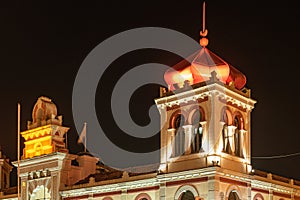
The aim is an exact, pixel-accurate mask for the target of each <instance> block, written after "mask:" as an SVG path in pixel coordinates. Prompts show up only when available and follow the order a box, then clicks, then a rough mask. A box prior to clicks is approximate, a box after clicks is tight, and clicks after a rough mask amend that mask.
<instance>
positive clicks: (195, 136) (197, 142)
mask: <svg viewBox="0 0 300 200" xmlns="http://www.w3.org/2000/svg"><path fill="white" fill-rule="evenodd" d="M202 119H203V117H202V116H201V112H200V110H199V109H197V110H196V111H195V112H194V113H193V116H192V120H191V121H192V148H191V149H192V153H198V152H200V151H201V150H202V138H203V128H202V125H201V124H200V121H201V120H202Z"/></svg>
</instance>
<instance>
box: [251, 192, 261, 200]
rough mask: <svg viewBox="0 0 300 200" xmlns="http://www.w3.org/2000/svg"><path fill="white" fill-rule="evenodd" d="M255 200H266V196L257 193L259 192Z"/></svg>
mask: <svg viewBox="0 0 300 200" xmlns="http://www.w3.org/2000/svg"><path fill="white" fill-rule="evenodd" d="M253 200H264V197H263V196H262V195H261V194H260V193H257V194H256V195H255V196H254V198H253Z"/></svg>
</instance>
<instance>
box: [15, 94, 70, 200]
mask: <svg viewBox="0 0 300 200" xmlns="http://www.w3.org/2000/svg"><path fill="white" fill-rule="evenodd" d="M62 122H63V120H62V116H58V115H57V107H56V105H55V104H54V103H53V102H52V100H51V99H49V98H48V97H44V96H42V97H39V98H38V99H37V101H36V103H35V105H34V107H33V111H32V121H29V122H28V123H27V130H25V131H23V132H21V136H22V137H23V138H24V140H25V141H24V144H25V147H24V149H23V155H22V157H21V161H20V183H21V185H20V187H21V199H22V200H36V199H49V200H52V199H53V200H54V199H60V196H59V189H60V187H61V186H62V185H64V184H65V183H66V178H65V176H66V174H67V173H62V171H63V168H64V166H65V165H66V164H65V163H71V160H72V159H74V155H70V154H68V150H67V147H66V144H65V139H64V135H65V134H66V133H67V132H68V130H69V128H68V127H64V126H63V125H62ZM13 165H14V166H16V167H17V166H18V163H17V162H16V161H15V162H13Z"/></svg>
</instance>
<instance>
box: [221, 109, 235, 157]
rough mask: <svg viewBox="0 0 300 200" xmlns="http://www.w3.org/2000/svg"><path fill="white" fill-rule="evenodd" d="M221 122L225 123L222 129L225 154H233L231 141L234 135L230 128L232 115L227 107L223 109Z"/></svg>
mask: <svg viewBox="0 0 300 200" xmlns="http://www.w3.org/2000/svg"><path fill="white" fill-rule="evenodd" d="M221 122H222V123H223V128H222V138H223V152H225V153H228V154H233V152H232V146H231V143H232V142H230V141H231V139H232V134H231V133H230V130H229V128H228V127H229V126H230V125H231V124H232V114H231V112H230V110H228V109H227V108H226V107H225V108H223V110H222V113H221Z"/></svg>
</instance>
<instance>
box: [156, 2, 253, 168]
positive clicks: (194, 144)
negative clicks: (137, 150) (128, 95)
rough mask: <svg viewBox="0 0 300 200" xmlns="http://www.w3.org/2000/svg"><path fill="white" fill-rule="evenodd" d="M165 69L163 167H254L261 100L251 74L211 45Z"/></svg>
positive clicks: (161, 108) (161, 101) (203, 45)
mask: <svg viewBox="0 0 300 200" xmlns="http://www.w3.org/2000/svg"><path fill="white" fill-rule="evenodd" d="M207 34H208V31H207V29H206V28H205V3H204V5H203V29H202V31H201V32H200V35H201V37H202V38H201V40H200V45H201V49H200V50H199V51H198V52H196V53H195V54H193V55H192V56H191V57H190V58H191V59H190V58H189V59H187V60H191V62H189V63H187V62H184V61H183V62H180V63H178V64H177V65H175V66H173V67H172V68H171V69H169V70H168V71H166V72H165V75H164V79H165V81H166V83H167V85H168V88H161V92H160V94H161V96H160V98H158V99H156V100H155V102H156V104H157V107H158V109H159V111H160V114H161V161H160V171H162V172H165V173H168V172H179V171H184V170H192V169H199V168H206V167H211V166H217V167H221V168H223V169H230V170H234V171H237V172H241V173H249V172H250V171H251V170H252V167H251V149H250V146H251V145H250V137H251V111H252V109H253V108H254V104H255V103H256V101H255V100H253V99H251V93H250V89H247V88H246V87H245V85H246V76H245V75H244V74H243V73H242V72H240V71H239V70H237V69H236V68H234V67H233V66H232V65H230V64H229V63H228V62H226V61H224V60H223V59H222V58H220V57H219V56H218V55H216V54H214V53H213V52H211V51H210V50H209V49H208V48H207V45H208V39H207V38H206V36H207Z"/></svg>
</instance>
